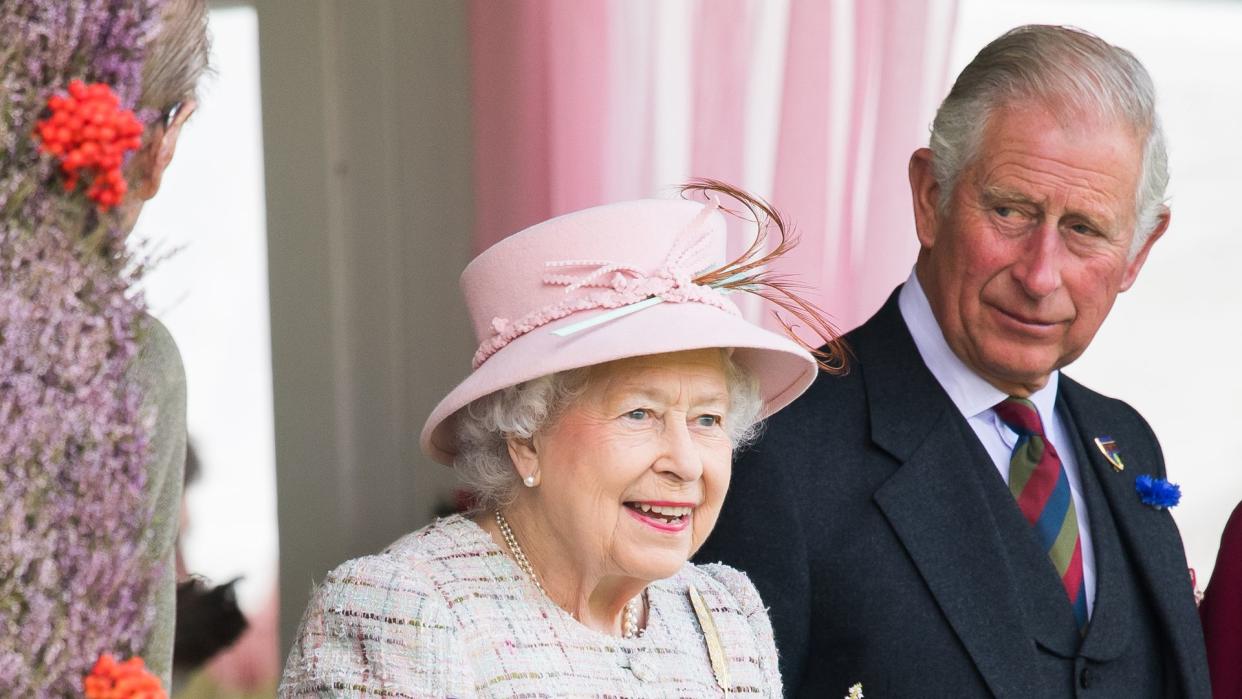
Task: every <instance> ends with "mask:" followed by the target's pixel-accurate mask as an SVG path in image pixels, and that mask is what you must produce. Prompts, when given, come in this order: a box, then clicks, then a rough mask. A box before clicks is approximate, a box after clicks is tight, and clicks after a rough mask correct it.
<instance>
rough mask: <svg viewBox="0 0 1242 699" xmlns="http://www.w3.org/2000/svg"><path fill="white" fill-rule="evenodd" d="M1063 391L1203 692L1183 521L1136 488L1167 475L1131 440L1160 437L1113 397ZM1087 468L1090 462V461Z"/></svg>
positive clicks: (1177, 653)
mask: <svg viewBox="0 0 1242 699" xmlns="http://www.w3.org/2000/svg"><path fill="white" fill-rule="evenodd" d="M1061 393H1062V395H1063V397H1064V400H1065V406H1066V408H1067V410H1068V412H1069V414H1070V416H1071V417H1072V419H1073V422H1074V423H1075V426H1076V427H1077V429H1078V432H1079V435H1080V436H1081V439H1082V440H1083V444H1084V451H1086V452H1087V464H1088V465H1089V467H1090V468H1091V469H1092V471H1093V475H1094V476H1095V480H1096V482H1098V483H1099V484H1100V489H1101V490H1102V491H1103V493H1104V498H1105V500H1107V503H1108V506H1109V509H1110V510H1111V512H1112V515H1113V520H1114V521H1115V522H1116V523H1117V531H1118V534H1119V536H1120V539H1121V543H1122V546H1124V548H1125V551H1126V552H1127V553H1128V554H1129V555H1130V557H1131V560H1132V561H1133V562H1134V564H1135V568H1136V569H1137V570H1138V571H1139V576H1140V578H1141V583H1142V587H1143V588H1144V589H1145V590H1146V591H1147V593H1148V596H1149V598H1150V600H1151V603H1152V607H1153V608H1154V609H1155V611H1156V613H1157V616H1158V617H1159V623H1160V626H1161V627H1162V628H1163V629H1164V631H1165V632H1166V633H1167V634H1168V636H1167V637H1168V639H1169V651H1170V653H1171V655H1172V656H1173V659H1175V661H1176V665H1177V669H1178V674H1179V676H1180V678H1181V680H1182V691H1183V695H1184V696H1200V695H1201V694H1202V693H1201V692H1200V691H1199V687H1198V684H1197V682H1196V679H1195V678H1202V677H1206V675H1207V669H1206V667H1204V664H1205V661H1204V660H1203V659H1204V657H1205V654H1204V651H1203V633H1202V630H1201V627H1200V625H1199V620H1198V612H1197V610H1196V609H1195V606H1194V596H1193V590H1192V589H1191V585H1190V576H1189V573H1188V571H1187V566H1186V554H1185V551H1184V550H1183V548H1182V540H1181V536H1180V534H1179V533H1178V530H1177V525H1176V523H1174V521H1173V517H1172V516H1171V515H1170V514H1169V512H1168V511H1167V510H1157V509H1155V508H1152V507H1149V506H1147V505H1144V504H1142V502H1140V500H1139V497H1138V494H1137V492H1136V490H1135V480H1136V479H1137V478H1138V476H1139V475H1142V474H1147V475H1151V476H1158V477H1164V475H1165V474H1164V469H1163V466H1162V465H1161V464H1159V463H1142V462H1141V461H1140V460H1139V459H1137V458H1135V456H1134V455H1133V454H1132V455H1131V456H1130V457H1129V458H1127V454H1126V451H1125V449H1126V444H1127V443H1131V444H1136V445H1138V444H1143V443H1145V442H1149V441H1150V442H1152V443H1153V445H1154V440H1155V437H1154V436H1153V435H1151V434H1150V432H1147V433H1146V434H1143V433H1140V432H1138V431H1137V429H1138V427H1137V426H1136V425H1135V424H1133V423H1134V420H1133V418H1132V417H1131V416H1129V415H1118V414H1117V410H1116V409H1115V408H1113V407H1112V406H1111V405H1109V404H1108V403H1107V402H1104V401H1102V400H1099V399H1098V398H1096V397H1095V396H1093V395H1092V394H1091V393H1090V392H1089V391H1087V390H1086V389H1085V388H1083V387H1082V386H1081V385H1079V384H1077V383H1076V382H1074V381H1072V380H1069V379H1067V378H1066V377H1065V376H1064V375H1063V376H1062V382H1061ZM1102 435H1108V436H1110V437H1113V438H1115V439H1116V441H1117V444H1118V447H1119V448H1120V450H1121V453H1122V458H1123V459H1125V470H1123V471H1120V472H1118V471H1115V470H1114V469H1113V467H1112V464H1110V463H1109V462H1108V460H1107V459H1106V458H1104V455H1103V454H1102V453H1101V452H1100V450H1099V449H1098V448H1096V446H1095V444H1094V439H1095V438H1096V437H1099V436H1102ZM1084 467H1087V465H1084Z"/></svg>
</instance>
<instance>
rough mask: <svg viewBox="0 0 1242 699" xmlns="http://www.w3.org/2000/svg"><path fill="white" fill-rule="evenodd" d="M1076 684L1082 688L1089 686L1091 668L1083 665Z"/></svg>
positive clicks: (1088, 687)
mask: <svg viewBox="0 0 1242 699" xmlns="http://www.w3.org/2000/svg"><path fill="white" fill-rule="evenodd" d="M1078 686H1079V687H1082V688H1083V689H1090V688H1091V669H1090V668H1086V667H1084V668H1083V669H1082V672H1080V673H1078Z"/></svg>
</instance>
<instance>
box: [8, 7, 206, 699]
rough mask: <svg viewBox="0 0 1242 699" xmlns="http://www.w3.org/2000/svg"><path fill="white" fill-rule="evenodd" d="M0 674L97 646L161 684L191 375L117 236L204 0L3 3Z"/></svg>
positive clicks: (51, 686)
mask: <svg viewBox="0 0 1242 699" xmlns="http://www.w3.org/2000/svg"><path fill="white" fill-rule="evenodd" d="M0 36H3V37H4V38H3V42H2V43H3V49H0V270H2V271H0V375H2V377H3V378H2V379H0V413H2V414H3V417H2V418H0V488H3V491H4V498H3V502H2V503H0V687H4V688H5V690H4V691H5V693H6V695H11V696H38V697H43V696H67V695H70V694H76V693H80V692H81V691H82V686H83V677H84V676H85V675H86V674H87V672H88V671H90V670H91V667H92V665H93V664H94V663H95V661H96V660H97V659H98V658H99V657H100V656H101V655H102V654H105V653H107V654H116V655H121V656H125V655H137V656H141V657H142V658H143V659H144V660H145V663H146V665H147V667H149V668H150V670H151V671H152V672H154V673H155V674H156V675H157V676H159V677H160V678H161V679H162V681H163V683H164V685H165V686H167V685H168V680H169V671H170V666H171V660H172V644H173V626H174V603H173V599H174V585H175V569H174V568H175V566H174V561H173V556H174V553H173V549H174V541H175V539H176V531H177V521H178V506H179V503H180V493H181V485H182V477H181V469H182V465H183V462H184V456H185V379H184V372H183V369H182V365H181V360H180V356H179V353H178V351H177V348H176V346H175V344H174V343H173V340H172V338H171V337H170V336H169V334H168V331H167V330H166V329H165V328H164V327H163V326H162V325H161V324H160V323H159V322H158V321H156V320H155V319H153V318H151V317H150V316H148V315H146V314H145V311H144V306H143V304H142V301H141V295H140V294H139V293H137V291H136V288H135V284H136V282H137V278H138V274H139V272H140V267H141V265H140V264H139V262H140V260H139V259H138V258H137V257H135V256H134V254H133V253H132V251H130V250H128V249H127V245H126V242H127V241H126V239H127V235H128V233H129V232H130V230H131V229H132V228H133V226H134V223H135V222H136V220H137V218H138V216H139V213H140V212H141V210H142V207H143V204H144V203H145V202H146V201H147V200H149V199H151V198H152V197H153V196H155V194H156V193H157V192H158V191H159V188H160V183H161V179H162V177H163V175H164V173H165V171H166V169H167V167H168V166H169V164H170V162H171V161H172V159H173V155H174V153H175V151H176V145H177V141H178V138H179V136H180V133H181V129H182V127H183V125H184V124H185V123H186V120H187V119H188V118H189V117H190V115H191V114H192V113H193V112H194V109H195V104H196V101H195V100H196V89H197V85H198V82H199V78H200V77H201V76H202V75H203V74H204V72H205V71H206V70H207V65H208V53H209V40H208V35H207V5H206V0H55V1H52V0H5V1H4V2H3V3H0Z"/></svg>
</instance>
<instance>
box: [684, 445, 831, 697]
mask: <svg viewBox="0 0 1242 699" xmlns="http://www.w3.org/2000/svg"><path fill="white" fill-rule="evenodd" d="M772 436H774V435H769V437H772ZM775 460H776V459H775V455H774V454H773V452H772V450H771V449H767V450H765V449H764V447H763V443H762V441H761V442H760V443H759V444H757V445H756V446H754V447H752V448H750V449H749V450H746V451H744V452H743V453H742V454H740V455H739V457H738V458H737V459H736V460H735V461H734V464H733V479H732V482H731V484H730V486H729V492H728V495H727V496H726V497H725V503H724V508H723V510H722V511H721V513H720V519H719V520H718V521H717V523H716V528H715V529H714V530H713V532H712V534H711V536H709V537H708V539H707V542H706V543H705V544H704V546H703V547H702V548H701V549H700V550H699V552H698V553H697V554H696V556H695V561H697V562H699V563H716V562H723V563H726V564H728V565H731V566H733V567H735V568H737V569H739V570H741V571H743V572H745V573H746V574H747V575H748V576H750V579H751V580H752V581H753V582H754V583H755V587H756V588H758V590H759V594H760V596H761V597H762V598H763V602H764V604H766V605H768V607H769V615H770V616H771V619H772V629H773V632H774V633H775V636H776V650H777V653H778V656H779V659H780V670H781V677H782V679H783V682H784V685H785V691H786V693H787V694H788V693H790V692H791V691H793V690H794V689H796V688H797V687H798V685H799V681H798V680H799V678H801V676H802V670H803V667H804V665H805V661H806V656H807V645H808V642H809V633H810V614H811V589H810V575H809V572H808V567H807V555H806V543H805V535H804V531H803V528H802V523H801V522H800V518H799V516H798V511H797V508H796V506H795V498H794V497H793V491H792V489H791V484H790V482H789V474H788V473H786V471H785V470H784V469H782V468H781V464H779V463H774V461H775Z"/></svg>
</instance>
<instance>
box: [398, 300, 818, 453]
mask: <svg viewBox="0 0 1242 699" xmlns="http://www.w3.org/2000/svg"><path fill="white" fill-rule="evenodd" d="M583 317H584V316H583V314H574V315H571V316H569V317H567V318H562V319H561V320H559V321H556V322H554V323H548V324H547V325H544V326H542V327H539V328H536V329H535V330H532V331H531V332H529V333H527V334H525V335H523V336H521V337H519V338H517V339H515V340H513V341H512V342H510V343H509V344H508V345H507V346H505V347H504V348H503V349H502V350H500V351H499V352H497V353H496V354H494V355H492V357H490V358H489V359H488V360H487V361H485V362H484V363H483V364H482V366H480V367H479V368H478V369H476V370H475V371H474V372H473V373H471V374H470V376H468V377H467V378H466V379H465V380H464V381H462V382H461V383H460V384H458V385H457V387H456V388H454V389H453V390H452V391H451V392H450V393H449V394H448V395H447V396H445V397H444V399H443V400H441V401H440V404H439V405H437V406H436V408H435V410H433V411H432V412H431V416H430V417H428V418H427V422H426V424H424V425H423V431H422V435H421V437H420V440H419V443H420V445H421V447H422V450H423V453H425V454H426V455H427V456H429V457H430V458H432V459H434V460H436V461H438V462H440V463H442V464H445V465H452V463H453V458H454V455H455V454H456V452H457V449H456V438H455V434H454V433H455V425H454V418H455V416H456V414H457V412H458V411H459V410H461V409H462V408H464V407H466V406H467V405H469V404H470V403H471V402H472V401H475V400H477V399H479V398H482V397H483V396H486V395H488V394H490V393H492V392H494V391H499V390H501V389H503V388H508V387H510V386H515V385H517V384H519V383H522V382H523V381H530V380H531V379H537V378H539V377H541V376H547V375H550V374H553V373H556V372H558V371H567V370H570V369H578V368H581V367H587V366H593V365H596V364H603V363H605V362H611V361H615V360H618V359H625V358H627V357H636V356H645V355H651V354H664V353H667V352H680V351H684V350H696V349H705V348H711V347H721V348H732V349H733V350H734V352H733V354H732V357H733V360H734V361H735V362H737V363H738V364H739V365H741V366H742V367H744V368H745V369H746V370H747V371H748V372H750V374H751V375H752V376H754V377H755V379H756V380H757V381H758V382H759V392H760V395H761V397H762V398H763V404H764V407H763V411H762V412H761V414H760V419H762V418H766V417H768V416H769V415H771V414H772V413H775V412H776V411H778V410H780V409H781V408H783V407H785V406H786V405H788V404H789V403H790V402H791V401H793V399H795V398H797V397H798V396H799V395H801V394H802V392H803V391H805V390H806V389H807V388H809V387H810V385H811V383H812V382H813V381H814V380H815V376H816V373H817V372H818V367H817V365H816V363H815V360H814V359H813V358H812V357H811V355H810V354H809V353H808V352H807V351H806V350H805V349H803V348H802V347H800V346H799V345H798V344H797V343H795V342H793V341H792V340H790V339H789V338H787V337H785V336H784V335H779V334H777V333H774V332H771V331H769V330H764V329H763V328H760V327H759V326H757V325H755V324H753V323H751V322H749V321H747V320H745V319H743V318H741V317H740V316H737V315H734V314H732V313H728V312H726V311H722V310H720V309H718V308H715V307H713V306H709V305H706V304H701V303H659V304H656V305H654V306H651V307H649V308H645V309H643V310H641V311H637V312H635V313H631V314H629V315H627V316H623V317H621V318H616V319H613V320H609V321H607V322H605V323H602V324H600V325H596V326H594V327H591V328H588V329H585V330H582V331H580V332H577V333H574V334H573V335H569V336H567V337H558V336H556V335H554V334H553V332H554V331H555V330H557V329H559V328H561V327H565V326H568V325H572V324H574V323H576V322H579V321H581V320H582V319H583Z"/></svg>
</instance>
